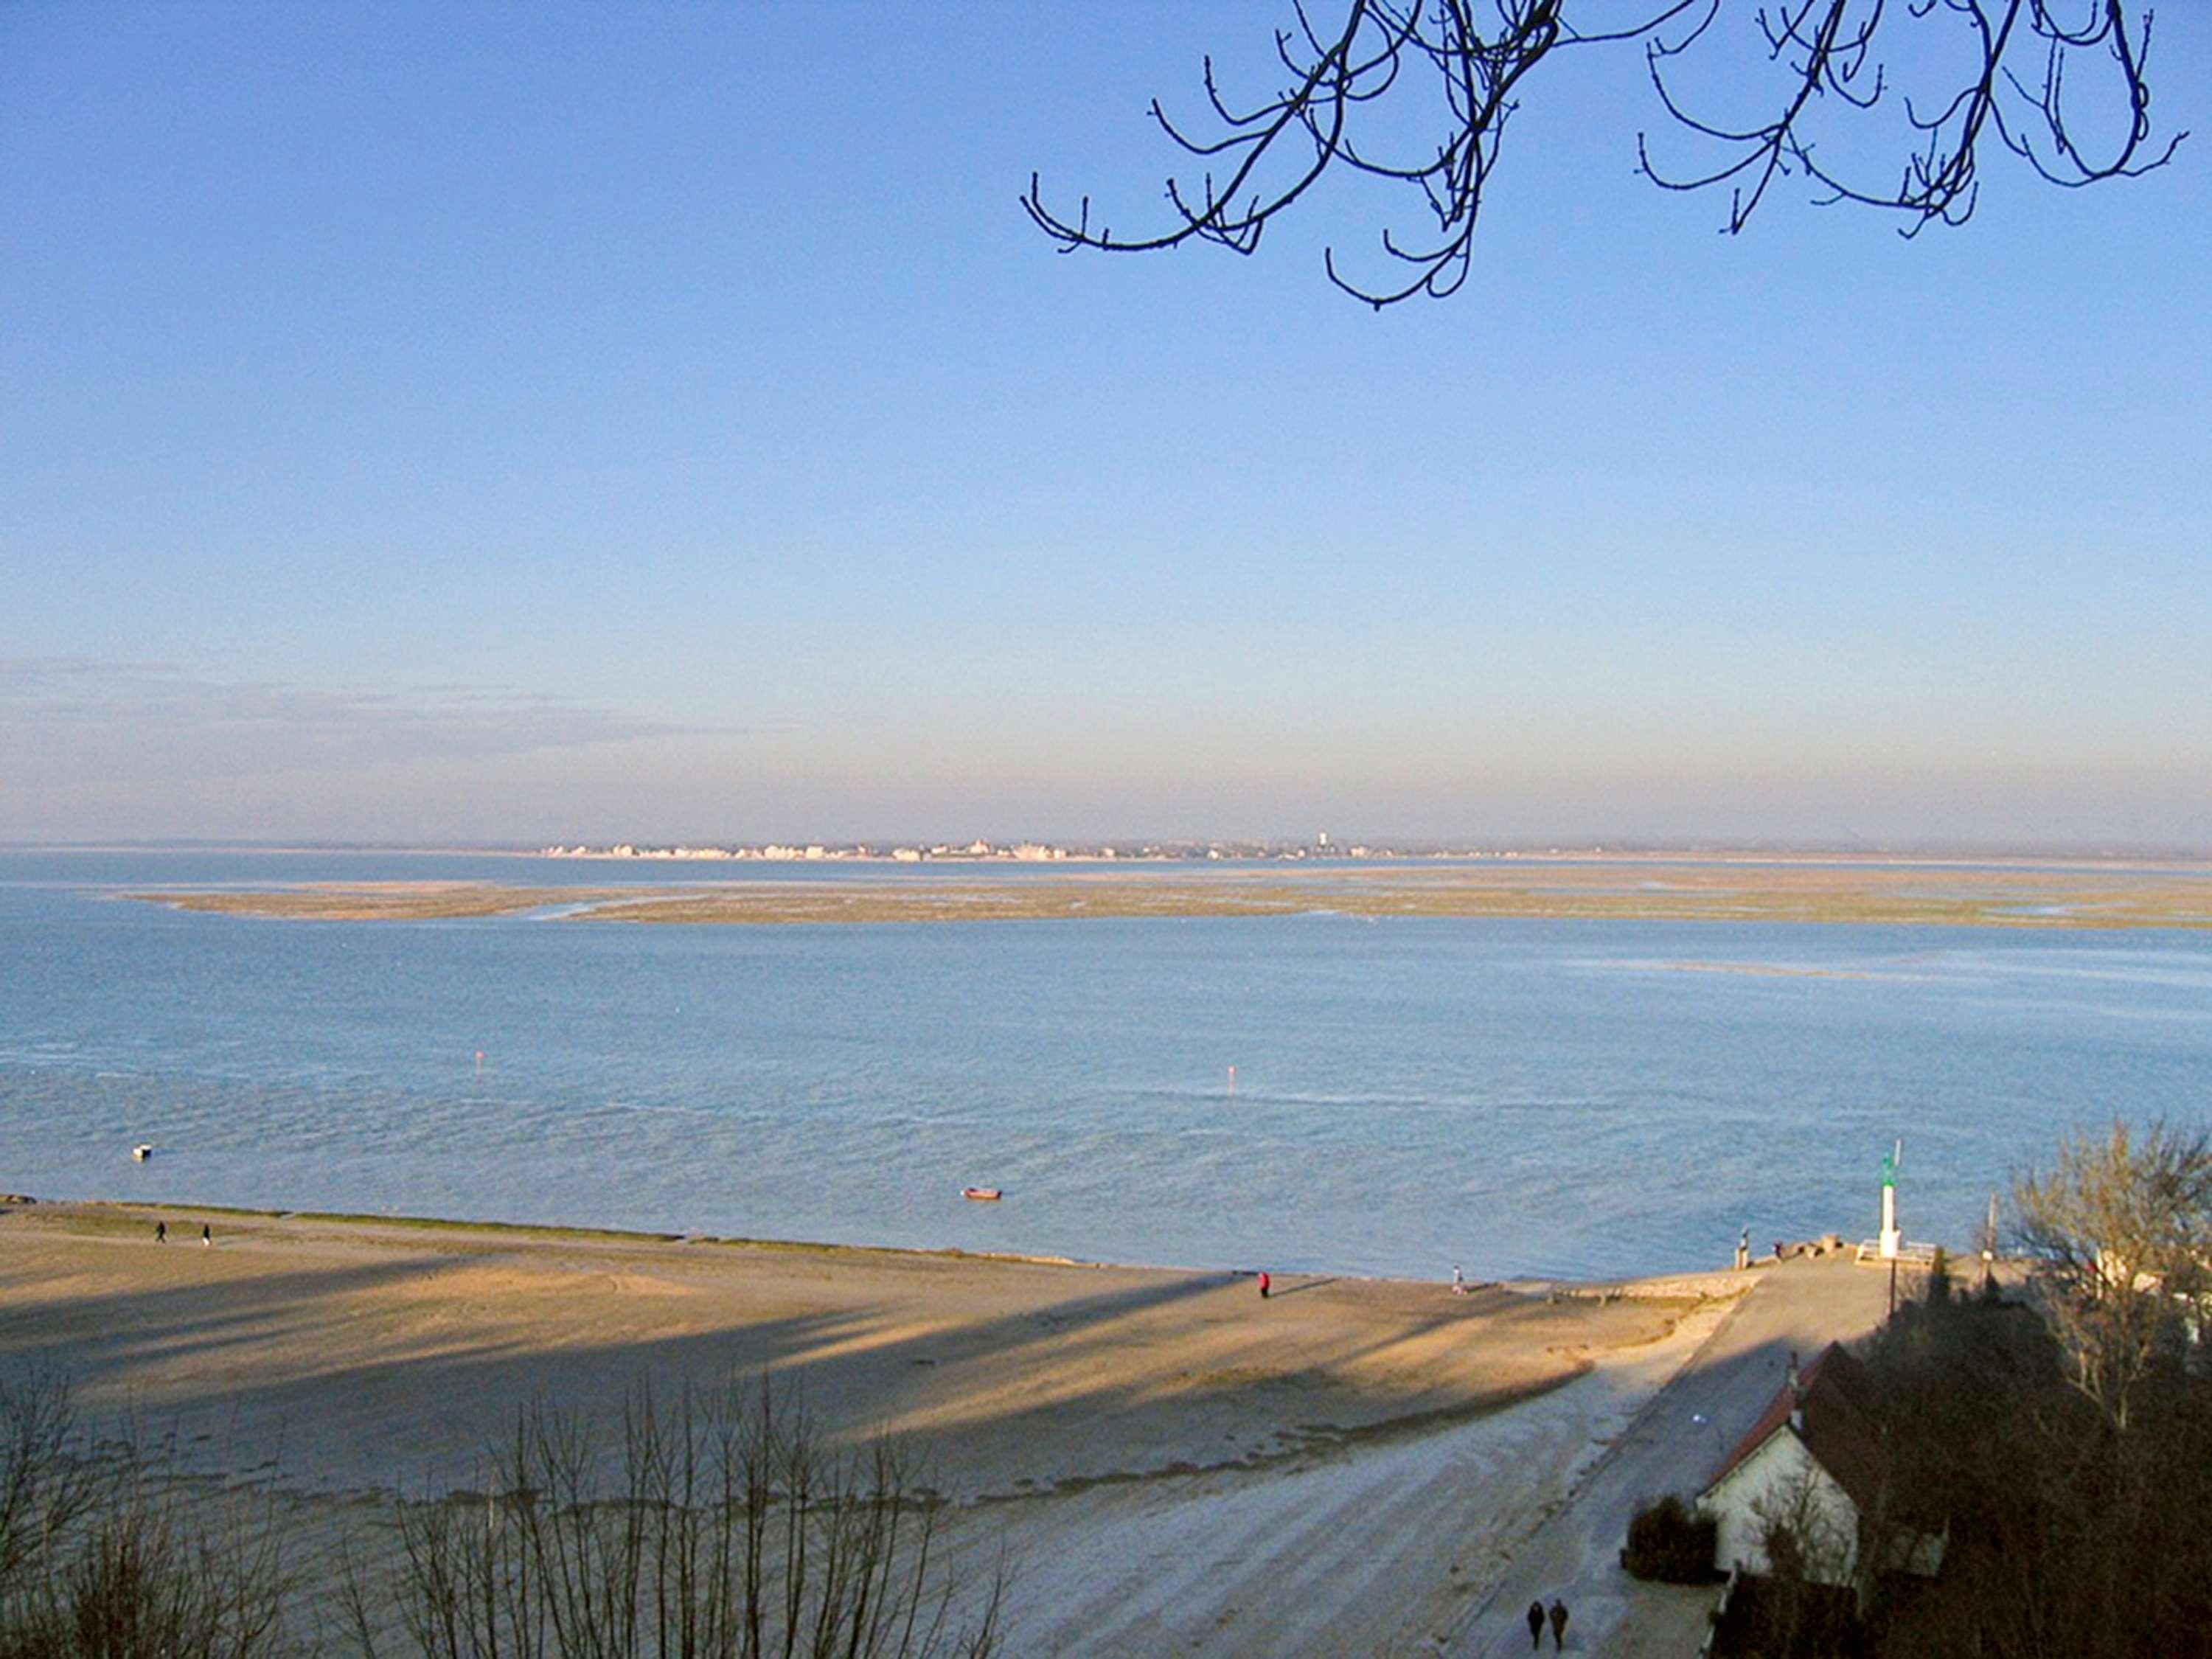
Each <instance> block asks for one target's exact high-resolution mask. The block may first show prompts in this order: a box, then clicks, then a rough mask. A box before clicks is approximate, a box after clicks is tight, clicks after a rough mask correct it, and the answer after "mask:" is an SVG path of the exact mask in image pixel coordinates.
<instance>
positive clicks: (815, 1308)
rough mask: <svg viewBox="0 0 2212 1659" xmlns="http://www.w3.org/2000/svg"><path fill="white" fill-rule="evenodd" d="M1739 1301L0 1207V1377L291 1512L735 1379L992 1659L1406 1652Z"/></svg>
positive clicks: (419, 1488) (1702, 1295) (349, 1499)
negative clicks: (844, 1449)
mask: <svg viewBox="0 0 2212 1659" xmlns="http://www.w3.org/2000/svg"><path fill="white" fill-rule="evenodd" d="M157 1213H158V1214H159V1215H161V1216H163V1217H166V1218H167V1223H168V1229H169V1242H168V1243H166V1244H157V1243H155V1242H154V1237H153V1231H154V1223H155V1218H156V1215H157ZM202 1219H206V1220H207V1221H208V1222H209V1224H210V1226H211V1228H212V1230H213V1233H214V1237H215V1244H214V1246H213V1248H203V1247H202V1246H201V1244H200V1243H199V1242H198V1232H199V1225H200V1222H201V1221H202ZM1741 1282H1742V1281H1741V1280H1731V1279H1729V1278H1728V1277H1727V1276H1726V1275H1713V1276H1711V1277H1710V1278H1707V1279H1683V1280H1680V1281H1673V1282H1668V1283H1664V1284H1654V1285H1647V1286H1640V1287H1634V1291H1635V1293H1632V1294H1623V1295H1620V1296H1614V1297H1600V1296H1589V1295H1574V1296H1561V1297H1553V1296H1551V1295H1547V1294H1546V1293H1545V1291H1543V1290H1542V1289H1541V1287H1522V1288H1509V1287H1504V1286H1495V1285H1486V1286H1480V1287H1478V1288H1476V1289H1475V1290H1474V1293H1472V1294H1470V1295H1467V1296H1464V1297H1455V1296H1453V1295H1452V1294H1451V1293H1450V1291H1449V1288H1448V1287H1447V1286H1446V1285H1443V1284H1440V1283H1412V1282H1405V1281H1391V1280H1376V1279H1328V1278H1305V1277H1298V1276H1294V1275H1279V1276H1278V1277H1277V1279H1276V1281H1275V1294H1274V1295H1273V1297H1271V1298H1269V1299H1267V1300H1266V1301H1264V1302H1263V1301H1262V1300H1261V1297H1259V1295H1258V1292H1257V1289H1256V1285H1255V1281H1254V1279H1252V1278H1251V1277H1249V1274H1243V1273H1185V1272H1170V1271H1161V1270H1153V1269H1143V1268H1128V1267H1096V1266H1087V1265H1079V1264H1073V1263H1054V1262H1044V1261H1011V1260H1005V1259H997V1258H981V1257H975V1256H960V1255H922V1254H901V1253H896V1252H880V1251H863V1250H851V1249H831V1248H823V1247H802V1246H779V1245H761V1244H737V1243H720V1242H686V1241H682V1240H668V1239H659V1238H652V1237H627V1236H605V1235H565V1234H560V1233H555V1232H550V1231H524V1230H506V1231H501V1230H483V1229H469V1228H459V1227H452V1228H448V1227H440V1226H424V1225H412V1224H407V1225H402V1224H393V1223H385V1222H377V1221H368V1220H340V1219H324V1218H303V1217H295V1216H281V1217H280V1216H267V1215H252V1216H247V1215H239V1214H235V1213H229V1212H222V1213H216V1212H197V1211H189V1210H167V1211H162V1212H155V1211H151V1210H137V1209H131V1208H126V1207H124V1206H106V1205H47V1204H34V1205H19V1206H13V1207H10V1208H8V1209H7V1210H5V1211H4V1212H0V1365H4V1366H6V1367H8V1368H9V1369H10V1370H21V1369H23V1368H27V1367H30V1366H36V1365H43V1366H46V1367H51V1368H57V1369H59V1370H64V1371H65V1372H66V1373H67V1374H68V1375H69V1376H71V1377H72V1378H73V1379H74V1380H75V1382H76V1386H77V1388H78V1390H79V1396H80V1399H81V1401H82V1405H83V1407H85V1408H86V1410H87V1411H88V1412H89V1413H92V1414H93V1415H94V1417H95V1418H100V1419H107V1420H111V1421H112V1420H115V1419H119V1418H121V1417H123V1416H125V1415H126V1414H127V1415H128V1416H129V1417H130V1418H131V1419H132V1420H133V1421H134V1422H135V1423H136V1424H137V1426H138V1430H139V1432H140V1433H141V1434H142V1435H149V1434H150V1435H153V1436H155V1437H162V1438H173V1442H174V1443H175V1445H176V1446H177V1447H178V1449H179V1454H180V1455H181V1457H182V1458H183V1460H184V1462H185V1466H186V1467H187V1468H189V1469H190V1470H191V1471H193V1472H195V1473H196V1474H200V1475H204V1476H206V1477H209V1478H211V1479H221V1480H223V1481H225V1482H226V1483H228V1484H230V1485H232V1486H237V1485H239V1484H241V1483H245V1484H250V1485H252V1486H256V1487H258V1488H259V1489H262V1490H264V1491H266V1492H270V1493H271V1494H274V1495H276V1496H277V1497H279V1498H281V1501H282V1502H283V1504H286V1505H288V1506H289V1507H291V1508H292V1509H294V1510H299V1511H301V1512H302V1513H304V1514H307V1515H310V1516H312V1514H313V1512H314V1510H315V1509H316V1506H318V1505H324V1506H340V1507H343V1508H347V1509H351V1510H356V1511H358V1510H361V1509H362V1507H363V1506H364V1505H368V1506H370V1507H372V1508H373V1506H374V1500H375V1498H377V1497H378V1496H379V1495H380V1494H386V1493H389V1492H393V1491H395V1490H404V1491H406V1492H442V1491H449V1490H455V1489H462V1488H466V1487H467V1486H469V1485H470V1483H471V1481H472V1480H475V1479H476V1478H477V1477H478V1476H479V1475H480V1474H481V1473H482V1464H483V1453H484V1449H485V1448H486V1447H487V1446H489V1445H490V1444H491V1443H494V1442H495V1441H496V1440H497V1438H498V1437H499V1436H500V1435H501V1431H503V1430H505V1429H506V1428H507V1427H508V1426H510V1425H511V1424H512V1422H513V1417H514V1414H515V1413H516V1411H517V1409H518V1408H519V1407H521V1406H523V1405H525V1404H526V1403H528V1402H530V1401H532V1400H536V1399H541V1398H542V1399H544V1400H548V1401H553V1402H555V1403H556V1404H558V1405H560V1406H562V1407H568V1408H571V1409H574V1410H577V1411H580V1412H583V1413H612V1412H613V1411H615V1410H616V1409H617V1408H618V1407H619V1405H620V1402H621V1401H622V1399H623V1395H624V1394H625V1392H626V1391H627V1390H629V1389H633V1388H635V1387H636V1386H638V1385H639V1384H640V1383H650V1385H651V1386H652V1387H653V1389H656V1390H657V1391H662V1392H672V1391H674V1390H676V1389H680V1388H681V1387H683V1386H684V1384H686V1383H690V1384H693V1385H695V1386H700V1387H709V1388H711V1387H716V1386H719V1385H720V1384H721V1383H724V1382H726V1381H728V1380H730V1379H732V1378H735V1379H737V1380H739V1381H741V1382H747V1383H752V1382H755V1381H757V1379H759V1378H762V1377H766V1378H767V1379H769V1381H770V1382H771V1383H773V1384H774V1385H775V1387H776V1388H777V1389H779V1390H780V1391H781V1392H782V1393H783V1394H784V1395H785V1396H786V1397H787V1398H788V1399H791V1400H794V1401H799V1402H803V1404H804V1406H805V1409H806V1410H807V1412H808V1413H810V1414H811V1415H812V1416H813V1417H814V1419H816V1420H817V1422H818V1423H819V1424H820V1425H822V1426H823V1429H824V1430H825V1431H828V1432H829V1433H830V1434H831V1435H833V1436H835V1437H837V1438H838V1439H839V1440H841V1441H843V1442H846V1443H855V1444H857V1443H863V1442H865V1441H866V1439H868V1438H869V1437H872V1436H874V1435H876V1434H878V1433H888V1434H891V1435H894V1436H897V1437H902V1439H905V1440H908V1441H909V1442H911V1443H913V1445H914V1446H915V1449H917V1450H918V1451H919V1452H920V1454H921V1456H922V1458H923V1459H924V1460H925V1462H926V1466H927V1474H925V1475H924V1476H923V1484H924V1485H926V1486H928V1487H929V1488H930V1489H932V1490H933V1491H934V1492H939V1493H940V1494H942V1496H943V1497H944V1498H945V1499H946V1500H948V1501H949V1503H950V1504H951V1506H952V1513H953V1515H954V1516H955V1521H954V1525H953V1529H952V1537H953V1540H954V1542H955V1545H956V1547H957V1548H958V1549H960V1550H963V1551H967V1552H972V1553H975V1556H976V1558H977V1559H982V1558H983V1557H984V1556H986V1555H989V1554H995V1553H996V1552H997V1551H998V1549H999V1548H1000V1547H1002V1546H1003V1547H1005V1548H1006V1551H1007V1552H1008V1553H1009V1555H1010V1558H1011V1559H1012V1561H1013V1563H1014V1567H1015V1572H1016V1580H1015V1587H1014V1590H1013V1592H1012V1600H1011V1607H1012V1613H1011V1620H1010V1631H1011V1635H1012V1643H1011V1645H1010V1648H1009V1650H1010V1651H1012V1652H1015V1653H1028V1652H1046V1651H1054V1652H1062V1651H1097V1652H1108V1651H1122V1652H1127V1651H1133V1650H1149V1651H1213V1652H1229V1651H1276V1652H1297V1651H1318V1650H1323V1649H1324V1648H1325V1647H1327V1646H1328V1645H1330V1644H1340V1643H1346V1642H1348V1643H1349V1644H1351V1645H1350V1647H1349V1648H1348V1649H1346V1650H1356V1651H1383V1650H1396V1651H1418V1650H1423V1649H1424V1648H1425V1646H1427V1645H1428V1644H1430V1642H1431V1640H1432V1639H1433V1638H1435V1637H1436V1636H1437V1635H1438V1634H1439V1633H1440V1632H1443V1631H1444V1630H1445V1629H1447V1628H1448V1627H1449V1625H1450V1623H1451V1621H1452V1620H1453V1618H1454V1617H1455V1614H1456V1613H1457V1612H1458V1611H1459V1610H1460V1609H1462V1607H1465V1606H1466V1605H1467V1602H1468V1598H1469V1597H1472V1596H1475V1595H1480V1594H1481V1593H1483V1592H1484V1591H1485V1590H1486V1589H1487V1588H1488V1586H1489V1585H1490V1584H1491V1583H1493V1582H1494V1581H1495V1579H1496V1577H1497V1576H1498V1570H1499V1567H1500V1564H1501V1563H1502V1561H1503V1560H1504V1557H1505V1555H1506V1554H1507V1553H1509V1552H1510V1549H1511V1547H1512V1546H1513V1545H1514V1543H1515V1542H1516V1541H1518V1540H1519V1539H1521V1538H1522V1537H1525V1536H1526V1535H1527V1534H1528V1533H1529V1532H1530V1531H1532V1530H1533V1529H1534V1528H1535V1527H1536V1526H1537V1525H1539V1524H1540V1523H1541V1521H1542V1520H1543V1519H1544V1518H1545V1516H1547V1515H1548V1514H1549V1513H1550V1512H1551V1510H1553V1509H1555V1508H1556V1507H1557V1506H1558V1504H1559V1502H1560V1501H1561V1499H1562V1497H1563V1495H1564V1494H1565V1492H1566V1490H1567V1488H1568V1484H1569V1482H1570V1480H1571V1477H1572V1475H1573V1474H1574V1473H1575V1471H1576V1470H1577V1469H1578V1468H1581V1467H1583V1466H1584V1465H1586V1464H1587V1463H1588V1462H1589V1460H1590V1459H1591V1458H1592V1457H1594V1456H1595V1455H1598V1453H1599V1452H1600V1451H1601V1449H1602V1446H1603V1444H1604V1443H1605V1442H1606V1440H1607V1437H1609V1436H1611V1435H1613V1434H1615V1433H1618V1432H1619V1431H1620V1427H1621V1425H1623V1424H1624V1423H1626V1420H1627V1419H1628V1418H1629V1416H1630V1415H1631V1414H1632V1413H1633V1412H1634V1411H1635V1409H1636V1408H1637V1407H1638V1406H1639V1405H1640V1404H1641V1403H1642V1402H1643V1401H1644V1400H1646V1399H1648V1398H1649V1396H1650V1394H1651V1392H1652V1391H1653V1390H1654V1389H1656V1388H1657V1387H1658V1386H1660V1385H1661V1383H1663V1382H1664V1381H1665V1380H1666V1378H1667V1377H1668V1376H1670V1375H1671V1374H1672V1373H1673V1371H1674V1370H1675V1369H1677V1368H1678V1367H1679V1366H1680V1364H1681V1362H1682V1360H1683V1359H1684V1358H1686V1356H1687V1355H1688V1354H1689V1353H1690V1352H1692V1350H1693V1349H1694V1348H1695V1346H1696V1345H1697V1344H1698V1342H1699V1341H1700V1340H1703V1338H1704V1337H1705V1335H1706V1334H1709V1333H1710V1332H1711V1329H1712V1328H1713V1327H1714V1326H1715V1325H1716V1324H1717V1322H1718V1321H1719V1320H1720V1318H1721V1317H1722V1316H1723V1312H1724V1310H1725V1309H1726V1308H1727V1306H1728V1305H1729V1304H1728V1302H1727V1300H1726V1298H1725V1297H1720V1296H1716V1295H1713V1294H1710V1292H1713V1291H1724V1290H1727V1289H1729V1288H1730V1287H1731V1286H1732V1285H1740V1284H1741ZM1291 1584H1296V1585H1297V1586H1299V1587H1300V1588H1299V1593H1298V1594H1297V1595H1286V1594H1285V1593H1284V1592H1285V1589H1286V1587H1287V1586H1289V1585H1291Z"/></svg>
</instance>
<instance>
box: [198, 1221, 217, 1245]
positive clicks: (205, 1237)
mask: <svg viewBox="0 0 2212 1659" xmlns="http://www.w3.org/2000/svg"><path fill="white" fill-rule="evenodd" d="M200 1243H203V1244H212V1243H215V1235H214V1234H213V1233H211V1232H210V1231H208V1225H207V1223H206V1222H204V1221H203V1222H201V1223H200Z"/></svg>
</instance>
